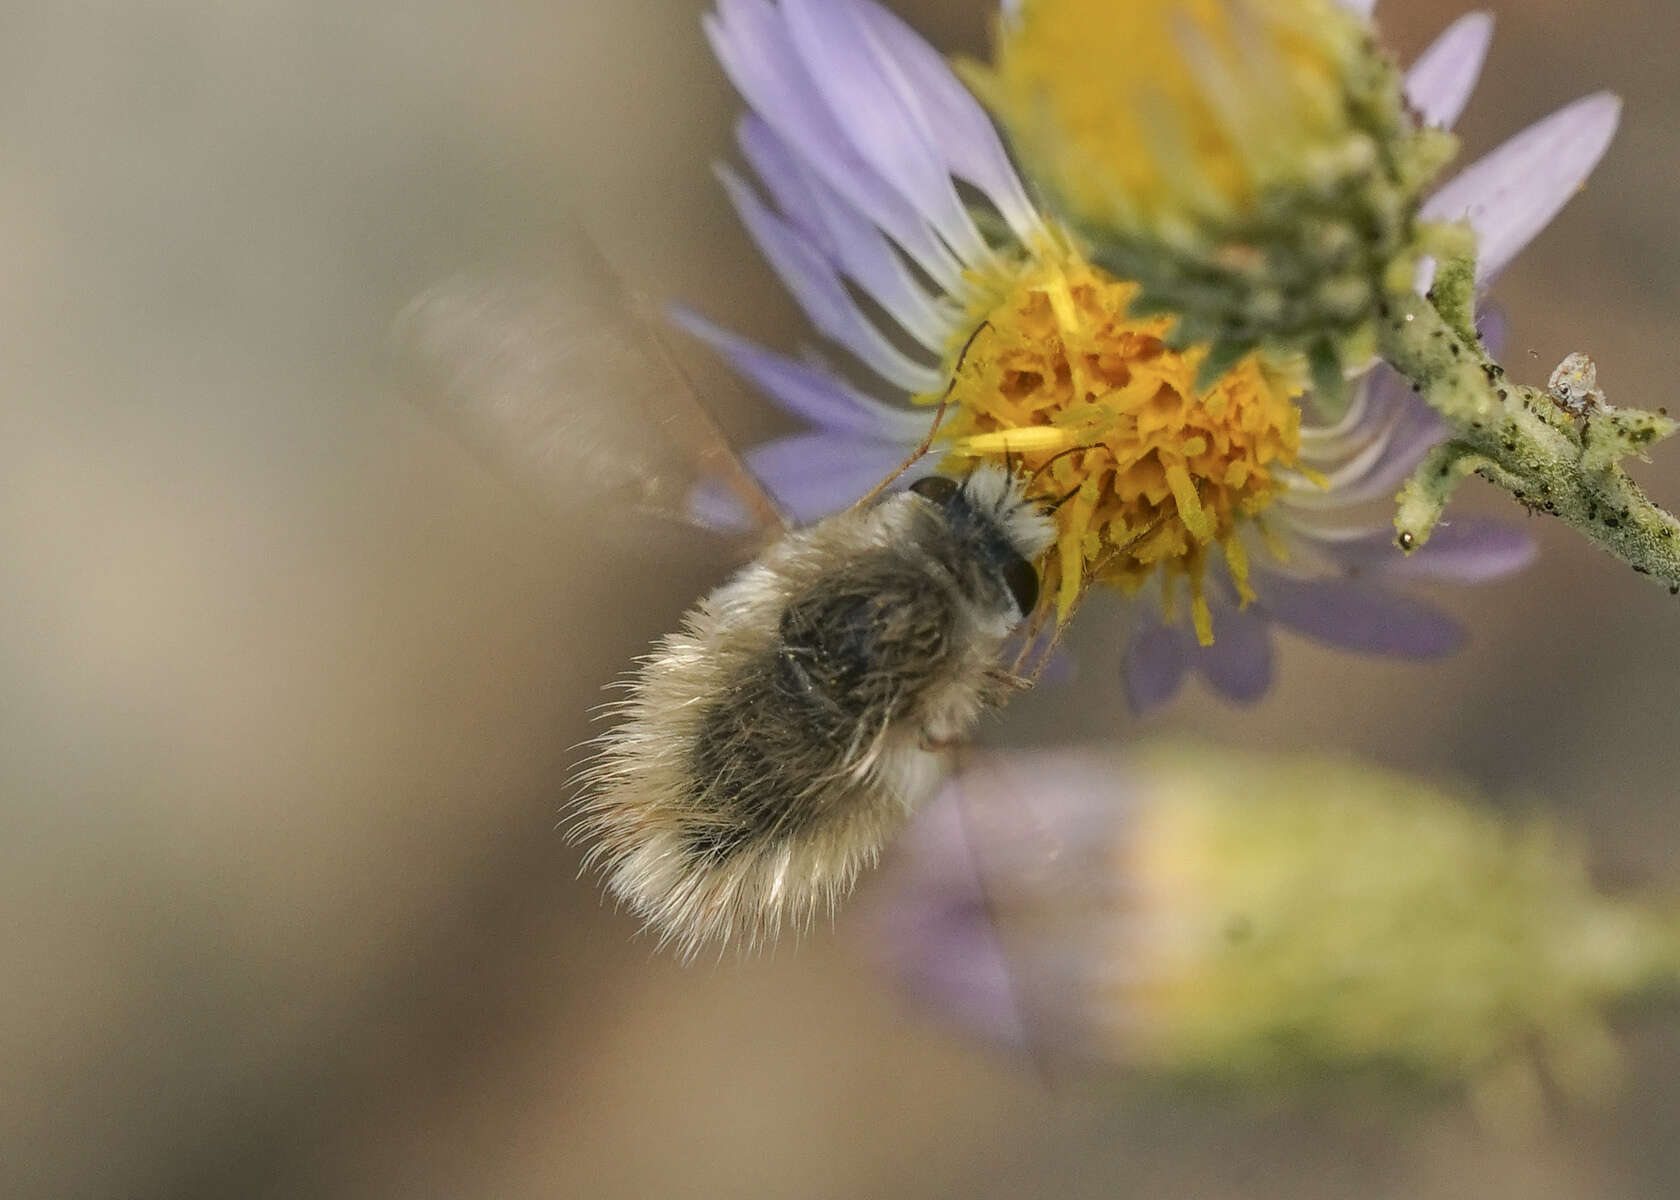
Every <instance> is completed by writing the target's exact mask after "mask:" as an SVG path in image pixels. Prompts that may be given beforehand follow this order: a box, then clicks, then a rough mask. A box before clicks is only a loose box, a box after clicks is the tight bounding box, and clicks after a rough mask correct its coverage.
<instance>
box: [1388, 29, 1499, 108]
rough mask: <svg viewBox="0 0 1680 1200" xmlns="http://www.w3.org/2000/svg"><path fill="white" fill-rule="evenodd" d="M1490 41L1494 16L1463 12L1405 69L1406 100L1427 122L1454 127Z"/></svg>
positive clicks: (1474, 82)
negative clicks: (1409, 68) (1462, 14)
mask: <svg viewBox="0 0 1680 1200" xmlns="http://www.w3.org/2000/svg"><path fill="white" fill-rule="evenodd" d="M1492 40H1493V18H1492V17H1491V16H1489V15H1488V14H1487V13H1466V14H1465V15H1464V16H1462V17H1460V18H1459V19H1458V20H1456V21H1454V22H1453V23H1452V24H1451V25H1450V26H1448V28H1447V31H1446V32H1445V33H1443V34H1442V35H1441V36H1440V37H1438V38H1436V39H1435V41H1434V43H1433V44H1432V45H1431V46H1430V47H1429V49H1427V50H1425V51H1424V52H1423V54H1422V55H1420V56H1419V57H1418V60H1417V62H1416V63H1414V64H1413V65H1412V69H1411V70H1410V71H1407V72H1406V99H1407V100H1409V101H1411V103H1412V107H1413V108H1415V109H1417V110H1418V113H1419V115H1421V116H1422V117H1423V120H1424V123H1425V124H1426V125H1434V126H1436V127H1437V128H1439V129H1451V128H1452V127H1453V122H1455V121H1457V120H1458V117H1459V114H1460V113H1462V112H1463V111H1464V106H1465V105H1466V104H1468V103H1469V102H1470V93H1471V92H1472V91H1474V90H1475V88H1476V80H1477V79H1478V78H1480V76H1481V73H1482V63H1483V62H1484V61H1486V59H1487V52H1488V44H1489V43H1490V42H1491V41H1492Z"/></svg>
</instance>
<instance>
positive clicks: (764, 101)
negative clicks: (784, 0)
mask: <svg viewBox="0 0 1680 1200" xmlns="http://www.w3.org/2000/svg"><path fill="white" fill-rule="evenodd" d="M702 25H703V26H704V28H705V31H706V37H707V40H709V41H710V42H711V44H712V50H713V53H715V54H716V55H717V58H718V62H719V63H721V64H722V66H723V69H724V73H725V74H726V75H728V76H729V78H730V81H731V82H732V83H734V85H735V87H736V89H737V90H738V91H739V92H740V93H741V95H742V97H743V98H744V99H745V100H746V101H747V103H748V104H749V105H751V106H752V107H753V108H754V109H755V110H757V112H758V113H759V114H760V115H761V116H763V117H764V119H765V120H766V121H768V122H769V123H770V125H771V127H772V128H774V129H775V130H776V132H777V134H779V135H780V136H781V138H782V140H783V141H785V142H786V143H787V144H788V145H789V146H792V147H796V148H797V149H798V151H799V154H800V156H801V157H803V158H804V159H805V160H806V161H807V162H809V163H810V165H811V168H812V170H813V171H815V172H816V173H817V174H818V175H819V176H820V177H821V178H822V179H823V180H825V181H826V182H827V183H828V184H829V186H830V187H832V188H834V189H835V190H836V191H838V192H839V193H840V194H841V195H843V196H845V197H846V199H847V201H848V202H849V203H850V204H851V205H852V206H853V207H854V208H856V209H857V210H858V211H859V212H861V213H863V214H864V215H865V216H867V217H868V218H869V219H870V220H871V221H873V222H874V223H875V224H876V225H878V226H880V227H881V228H882V229H883V230H885V231H886V232H887V234H888V235H889V236H891V237H892V239H893V240H894V241H895V242H897V243H898V244H899V245H900V246H901V247H903V249H904V251H905V253H907V254H908V255H910V257H911V258H912V259H914V260H915V261H916V264H917V265H918V266H919V267H921V268H922V269H923V270H924V271H926V272H927V273H928V275H929V276H930V277H932V278H933V280H934V281H935V282H936V283H938V284H939V286H940V287H942V288H944V289H945V290H946V291H948V292H953V293H957V294H961V293H963V292H964V291H965V289H966V287H967V285H966V284H965V282H964V279H963V266H962V264H961V263H960V262H958V261H957V259H956V257H955V256H954V255H953V254H952V253H951V252H950V250H949V248H948V247H946V245H945V244H944V243H943V242H942V241H940V240H939V238H938V237H936V236H935V235H934V233H933V231H932V230H931V229H930V228H929V227H928V225H927V223H926V222H925V221H923V220H922V218H921V217H920V216H919V215H918V214H917V212H916V210H915V209H914V208H912V207H911V206H910V204H909V203H908V202H907V201H906V200H905V199H904V197H902V196H901V195H899V194H898V192H897V191H896V190H895V189H894V188H893V187H892V186H891V185H890V184H889V183H888V182H887V181H886V180H885V179H883V178H882V177H881V176H880V175H879V174H878V173H877V172H876V171H875V169H874V168H873V167H871V166H870V165H869V164H868V163H867V162H865V161H864V159H863V157H862V156H861V155H859V154H858V153H857V151H856V150H855V149H854V148H853V147H852V144H851V141H850V139H849V138H847V136H846V134H845V132H844V130H842V129H841V127H840V124H839V122H838V121H836V120H835V118H834V115H833V114H832V113H831V112H830V111H829V110H828V106H827V104H826V103H824V101H823V98H822V96H821V94H820V93H819V92H818V91H817V89H816V86H815V85H814V84H813V83H812V82H811V79H810V77H809V76H808V75H807V74H806V73H805V69H804V66H803V65H802V64H801V62H800V59H799V55H798V53H797V52H796V51H795V50H794V47H793V41H792V39H791V38H790V37H789V35H788V31H787V26H786V25H785V23H784V22H783V19H782V14H781V13H780V12H779V11H778V10H777V9H776V8H775V7H774V6H773V5H770V4H766V3H764V0H718V7H717V12H715V13H709V14H707V15H706V17H705V18H704V19H703V21H702Z"/></svg>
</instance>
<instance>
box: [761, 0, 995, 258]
mask: <svg viewBox="0 0 1680 1200" xmlns="http://www.w3.org/2000/svg"><path fill="white" fill-rule="evenodd" d="M782 13H783V14H784V17H785V19H786V22H787V29H788V33H789V34H790V35H791V37H792V41H793V45H794V48H795V49H796V51H797V52H798V53H799V56H800V59H801V61H803V63H804V64H805V69H806V71H807V72H808V74H809V75H810V77H811V79H812V81H813V82H814V83H815V85H816V88H817V91H818V92H819V93H820V94H821V95H822V97H823V99H824V101H825V102H826V103H827V104H828V109H829V112H830V113H831V114H833V116H834V118H835V119H836V120H837V121H838V122H839V124H840V127H841V128H842V129H843V130H844V131H845V134H846V136H847V137H848V138H850V140H851V143H852V148H853V149H854V150H855V151H857V153H858V154H860V155H861V156H862V157H863V158H864V160H865V161H866V162H868V163H869V165H870V166H871V167H873V168H874V169H875V171H876V172H878V173H879V174H880V176H881V177H882V178H883V179H885V180H887V181H888V182H889V183H891V184H892V185H893V186H894V187H895V188H896V189H897V191H898V193H899V195H901V196H903V197H904V198H905V199H906V200H908V201H909V202H910V204H911V205H912V207H914V208H915V209H916V210H917V212H919V213H920V214H921V215H922V217H923V218H924V219H926V220H927V221H928V222H929V223H930V224H932V226H933V227H934V228H935V229H936V230H937V231H938V232H939V234H940V235H941V236H942V237H943V238H944V239H945V241H946V242H947V243H948V244H949V245H950V246H951V248H952V249H953V250H955V251H956V252H957V254H958V256H959V257H961V258H962V259H963V260H964V261H965V262H976V261H984V260H985V259H986V258H988V257H989V254H990V251H989V250H988V249H987V247H986V243H985V240H984V239H983V238H982V237H981V236H980V231H979V229H978V228H977V227H976V226H975V224H974V218H973V217H972V216H970V215H969V213H968V210H967V209H965V208H964V207H963V203H962V198H961V197H960V196H958V194H957V189H956V187H955V185H954V184H953V183H952V181H951V176H950V174H949V172H947V171H946V169H945V162H944V159H943V157H942V156H941V155H940V153H939V151H938V150H937V149H936V143H935V141H934V137H933V131H932V130H931V129H930V128H929V127H928V122H927V120H926V118H925V117H924V116H923V114H922V111H921V106H920V105H919V104H918V103H917V101H916V97H915V95H914V94H913V93H911V92H910V91H909V87H908V81H907V80H906V79H905V78H904V76H903V73H902V72H900V71H898V70H895V69H893V67H892V65H891V64H890V62H889V61H887V60H885V59H884V58H883V56H882V54H881V53H880V52H879V51H878V49H877V43H876V41H875V39H874V37H873V36H872V35H871V33H870V30H869V29H868V28H867V27H866V25H865V23H864V20H863V18H862V14H861V12H860V6H859V5H858V4H857V3H854V0H783V3H782Z"/></svg>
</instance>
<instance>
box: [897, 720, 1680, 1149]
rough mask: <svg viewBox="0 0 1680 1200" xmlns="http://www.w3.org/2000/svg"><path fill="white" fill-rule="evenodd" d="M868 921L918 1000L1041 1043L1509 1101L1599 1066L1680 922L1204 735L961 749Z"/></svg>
mask: <svg viewBox="0 0 1680 1200" xmlns="http://www.w3.org/2000/svg"><path fill="white" fill-rule="evenodd" d="M959 806H960V807H959ZM872 912H873V919H871V920H869V921H868V923H867V928H868V931H869V934H870V944H871V946H872V947H873V948H874V949H875V950H876V952H877V953H878V954H879V955H880V956H881V957H882V959H883V960H884V962H885V964H886V965H887V967H888V968H889V971H890V974H891V975H892V976H893V977H894V978H896V979H897V980H898V981H899V982H900V983H901V985H902V986H903V989H904V990H905V991H906V992H907V993H908V995H909V996H910V997H911V998H912V999H913V1000H914V1001H915V1002H916V1003H917V1004H918V1005H919V1006H920V1007H921V1008H923V1009H924V1010H926V1011H929V1012H931V1013H933V1014H935V1015H937V1016H941V1017H943V1018H945V1019H947V1020H951V1021H954V1022H956V1023H957V1024H960V1025H962V1026H964V1027H966V1028H968V1029H969V1030H971V1031H973V1032H976V1033H980V1034H983V1035H985V1036H987V1037H989V1038H992V1039H996V1040H998V1041H1001V1042H1003V1043H1005V1044H1007V1045H1010V1046H1012V1047H1014V1048H1016V1049H1019V1050H1022V1051H1028V1052H1031V1053H1033V1054H1034V1055H1037V1056H1040V1057H1043V1056H1051V1057H1054V1058H1058V1059H1084V1060H1095V1061H1100V1062H1107V1063H1113V1064H1118V1065H1123V1066H1127V1067H1132V1068H1137V1069H1139V1070H1142V1071H1146V1072H1149V1073H1154V1074H1157V1075H1163V1076H1168V1077H1178V1078H1194V1079H1199V1080H1203V1081H1212V1082H1219V1083H1225V1084H1235V1085H1240V1086H1254V1085H1260V1086H1270V1087H1277V1086H1288V1085H1298V1084H1301V1083H1306V1082H1310V1081H1313V1080H1318V1079H1325V1078H1333V1077H1336V1076H1345V1075H1354V1074H1365V1075H1368V1074H1370V1073H1371V1072H1373V1071H1386V1072H1388V1073H1390V1074H1392V1075H1395V1076H1398V1077H1400V1078H1403V1079H1406V1080H1409V1081H1413V1082H1421V1083H1423V1084H1426V1085H1430V1086H1434V1087H1442V1088H1451V1087H1458V1086H1467V1087H1468V1088H1469V1089H1470V1090H1471V1094H1472V1097H1473V1098H1474V1099H1476V1100H1478V1101H1480V1102H1482V1103H1483V1104H1485V1105H1486V1106H1487V1107H1488V1108H1489V1109H1492V1110H1494V1112H1495V1114H1496V1115H1498V1114H1499V1112H1500V1110H1503V1115H1505V1116H1511V1115H1514V1114H1512V1113H1511V1111H1510V1110H1511V1108H1512V1107H1513V1106H1515V1105H1520V1104H1521V1103H1523V1102H1525V1101H1527V1100H1530V1099H1532V1098H1533V1097H1534V1096H1535V1095H1536V1094H1537V1086H1536V1083H1537V1076H1536V1068H1537V1067H1543V1068H1544V1069H1545V1070H1546V1072H1547V1073H1548V1074H1549V1075H1550V1077H1551V1078H1552V1080H1553V1081H1554V1082H1555V1083H1557V1084H1558V1085H1559V1086H1560V1087H1561V1088H1562V1089H1564V1090H1565V1091H1569V1092H1572V1093H1575V1094H1578V1095H1592V1094H1595V1093H1597V1092H1599V1091H1600V1090H1602V1089H1603V1088H1604V1086H1605V1085H1606V1084H1608V1083H1611V1082H1613V1081H1614V1078H1615V1073H1616V1067H1617V1054H1616V1049H1615V1045H1614V1042H1613V1040H1612V1038H1611V1036H1610V1034H1609V1032H1608V1029H1607V1027H1606V1025H1605V1011H1606V1009H1607V1008H1608V1007H1609V1006H1610V1005H1611V1004H1612V1002H1615V1001H1618V1000H1623V999H1627V998H1631V997H1634V996H1636V995H1639V994H1642V993H1645V992H1647V991H1649V990H1651V989H1654V988H1672V987H1673V984H1674V983H1675V981H1676V968H1677V967H1680V939H1677V934H1680V924H1677V923H1676V922H1675V920H1674V915H1673V914H1672V913H1670V912H1667V911H1664V910H1661V909H1658V908H1656V907H1655V906H1651V905H1647V904H1645V903H1643V902H1641V901H1638V900H1635V899H1629V898H1610V897H1606V896H1603V895H1601V894H1599V893H1597V892H1596V891H1595V890H1594V889H1593V888H1592V886H1591V885H1590V883H1589V882H1588V880H1587V875H1586V871H1585V869H1584V866H1583V856H1582V854H1581V851H1580V849H1579V848H1578V847H1577V846H1576V845H1575V844H1573V843H1572V842H1571V841H1570V840H1569V839H1567V838H1565V837H1563V836H1561V835H1560V834H1559V833H1558V832H1557V831H1556V830H1554V829H1552V828H1550V827H1549V826H1547V825H1545V824H1543V823H1541V822H1538V821H1528V822H1524V823H1520V824H1519V823H1513V822H1508V821H1504V820H1501V819H1498V818H1495V817H1494V816H1492V815H1489V814H1488V813H1487V812H1485V811H1483V810H1482V809H1481V808H1480V807H1478V804H1477V803H1476V802H1475V800H1474V798H1472V797H1469V796H1466V795H1463V794H1460V793H1457V792H1454V791H1451V790H1447V789H1442V788H1438V787H1433V786H1430V785H1427V784H1424V783H1421V782H1419V781H1417V780H1415V779H1410V778H1407V777H1404V776H1400V775H1394V774H1390V773H1387V772H1381V771H1376V770H1373V769H1370V768H1366V767H1361V766H1357V765H1353V764H1349V763H1337V762H1327V761H1322V760H1317V759H1311V758H1280V757H1268V756H1264V755H1256V754H1239V753H1234V752H1225V751H1210V750H1209V749H1208V748H1207V747H1203V746H1197V747H1193V748H1192V747H1188V746H1163V747H1155V748H1153V749H1145V750H1142V751H1135V752H1127V753H1119V752H1116V751H1114V750H1106V749H1099V748H1093V749H1090V750H1086V751H1057V752H1039V753H1030V754H995V755H988V756H984V757H982V758H980V759H979V760H977V761H974V762H972V763H970V764H969V767H968V770H967V771H965V773H964V774H962V775H960V776H958V777H956V778H954V779H953V780H951V781H950V782H949V783H948V784H947V785H946V789H945V791H944V792H943V793H942V794H941V796H940V797H939V798H938V799H937V800H936V801H934V802H933V803H932V804H930V805H929V806H928V807H927V808H926V809H925V810H924V811H923V812H922V813H921V814H920V815H919V816H918V817H917V819H916V821H915V822H914V823H913V824H912V826H911V827H910V829H909V830H908V831H907V832H906V835H905V837H904V838H903V839H902V840H901V841H900V843H899V850H898V855H897V857H896V859H895V861H893V862H892V863H890V864H889V866H888V868H887V871H886V874H885V875H884V876H883V878H882V879H881V881H880V886H879V888H878V889H877V891H876V893H875V894H874V896H873V897H872Z"/></svg>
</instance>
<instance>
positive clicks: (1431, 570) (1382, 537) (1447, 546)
mask: <svg viewBox="0 0 1680 1200" xmlns="http://www.w3.org/2000/svg"><path fill="white" fill-rule="evenodd" d="M1539 552H1540V547H1539V544H1538V543H1537V542H1536V541H1535V540H1534V537H1533V535H1531V534H1530V533H1529V532H1528V531H1527V530H1526V529H1521V528H1518V527H1517V526H1515V525H1510V524H1506V523H1505V522H1503V521H1479V520H1476V519H1474V518H1464V519H1460V520H1457V521H1452V522H1447V523H1443V524H1441V525H1439V526H1437V527H1436V529H1435V532H1434V533H1433V534H1432V535H1430V538H1429V541H1428V542H1427V543H1426V544H1425V545H1424V546H1423V547H1422V548H1421V549H1419V550H1417V551H1415V552H1414V553H1412V554H1410V555H1405V554H1402V553H1400V551H1399V550H1398V549H1397V548H1396V547H1395V545H1394V530H1393V529H1391V528H1385V529H1382V530H1380V531H1378V532H1377V533H1375V534H1373V535H1371V536H1370V537H1369V538H1368V539H1364V540H1362V544H1361V545H1359V546H1358V547H1356V548H1352V549H1351V556H1352V557H1353V558H1360V557H1362V558H1363V562H1364V564H1365V565H1366V567H1367V569H1369V570H1371V571H1374V572H1376V573H1378V574H1381V575H1383V576H1385V577H1388V578H1392V579H1438V580H1441V581H1443V582H1447V583H1487V582H1489V581H1491V580H1494V579H1503V578H1504V577H1505V576H1507V575H1511V574H1514V573H1515V572H1517V571H1520V570H1522V569H1523V568H1524V567H1527V566H1529V565H1530V564H1531V563H1533V562H1534V559H1535V557H1536V556H1537V555H1538V554H1539ZM1334 553H1336V554H1337V556H1338V557H1342V558H1344V561H1346V560H1347V559H1348V558H1349V555H1350V549H1349V548H1348V547H1336V549H1335V551H1334Z"/></svg>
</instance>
